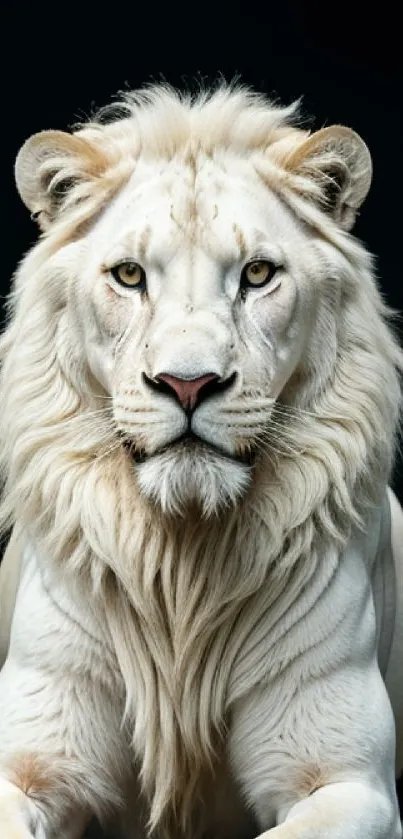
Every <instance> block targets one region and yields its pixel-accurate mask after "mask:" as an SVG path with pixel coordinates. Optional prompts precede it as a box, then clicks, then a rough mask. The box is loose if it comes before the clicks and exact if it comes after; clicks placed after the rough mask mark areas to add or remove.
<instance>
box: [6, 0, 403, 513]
mask: <svg viewBox="0 0 403 839" xmlns="http://www.w3.org/2000/svg"><path fill="white" fill-rule="evenodd" d="M138 5H139V6H140V4H138ZM366 5H367V8H366V10H365V12H364V11H363V10H362V9H360V7H359V4H357V2H355V3H354V2H350V3H347V2H346V0H337V2H334V3H332V4H328V5H326V4H324V3H323V0H322V2H316V1H315V0H311V2H309V3H303V2H300V3H298V2H295V3H293V2H290V0H284V2H281V0H276V2H275V3H271V2H270V0H266V2H265V3H259V2H258V3H257V2H252V3H250V4H247V3H245V4H241V3H232V4H230V3H228V2H217V3H216V4H213V3H211V2H203V3H202V2H199V3H197V2H195V3H193V5H192V4H191V3H190V2H189V0H188V3H187V5H186V6H181V5H178V4H175V3H173V4H171V5H170V4H167V3H158V2H157V3H155V2H150V3H149V4H148V5H147V4H146V3H144V2H143V4H141V8H139V7H137V8H136V6H135V4H134V3H133V4H132V3H126V2H125V3H117V2H116V3H113V2H111V0H109V3H108V1H107V0H104V3H103V4H101V3H99V4H85V3H82V4H81V6H80V5H79V4H74V3H69V4H63V5H62V4H52V5H50V4H47V3H42V4H40V5H38V4H36V3H16V2H8V3H6V4H3V14H2V17H3V23H2V33H3V34H2V50H1V55H2V59H1V60H2V62H3V71H2V80H3V84H2V108H1V110H2V116H3V126H4V128H3V131H2V153H3V155H2V175H3V179H2V185H3V188H2V202H3V212H2V221H3V234H4V230H5V235H4V236H3V248H2V255H3V265H2V272H1V289H0V292H1V294H2V295H4V294H6V293H7V290H8V288H9V283H10V277H11V275H12V272H13V270H14V268H15V266H16V264H17V262H18V260H19V259H20V258H21V256H22V254H23V253H24V252H25V251H26V250H27V248H28V247H29V246H30V244H31V243H32V242H33V241H34V240H35V236H36V229H35V225H34V223H33V222H32V221H31V220H30V218H29V215H28V213H27V211H26V210H25V208H24V207H23V205H22V203H21V202H20V199H19V197H18V196H17V193H16V191H15V187H14V180H13V162H14V158H15V155H16V153H17V151H18V148H19V146H20V145H21V144H22V142H23V141H24V140H25V139H26V138H27V137H28V136H29V135H30V134H31V133H33V132H35V131H39V130H41V129H44V128H61V129H66V128H68V127H69V125H71V124H72V123H74V122H76V121H77V120H80V119H82V118H83V117H85V116H87V115H89V114H90V112H91V111H92V109H93V108H94V107H98V106H100V105H103V104H105V103H106V102H108V101H109V100H110V98H111V97H112V96H113V94H115V93H116V92H117V91H118V90H120V89H122V88H127V87H137V86H139V85H141V84H143V83H144V82H149V81H153V80H156V81H158V80H161V79H165V80H166V81H168V82H171V83H173V84H175V85H179V86H181V87H183V86H188V87H189V86H194V85H195V82H194V79H195V78H197V80H198V81H197V84H198V83H199V82H200V81H204V82H205V83H207V84H208V83H209V82H211V81H214V80H215V79H217V76H218V75H219V74H222V75H223V76H224V77H225V78H226V79H232V78H233V77H234V76H235V75H237V76H239V77H240V79H241V80H242V81H244V82H246V83H248V84H250V85H252V86H253V87H255V88H256V89H258V90H261V91H264V92H267V93H268V94H274V95H275V96H276V97H278V98H280V99H281V100H282V101H283V102H284V103H285V104H286V103H289V102H291V101H293V100H294V99H296V98H298V97H301V96H302V97H303V105H302V107H303V111H304V112H305V113H306V114H308V115H311V116H313V118H314V122H313V125H314V126H315V127H320V126H322V125H324V124H330V123H334V122H335V123H344V124H347V125H350V126H351V127H353V128H355V129H356V130H357V131H358V132H359V133H360V134H361V135H362V136H363V138H364V139H365V140H366V142H367V144H368V145H369V147H370V150H371V152H372V155H373V161H374V180H373V185H372V188H371V192H370V194H369V197H368V199H367V201H366V203H365V205H364V207H363V209H362V212H361V215H360V217H359V219H358V223H357V225H356V228H355V233H356V235H358V236H359V237H360V238H361V239H362V240H363V241H364V242H365V243H366V245H367V246H368V248H369V249H370V250H371V252H372V253H374V254H375V255H376V256H377V273H378V278H379V283H380V286H381V289H382V291H383V293H384V296H385V298H386V299H387V301H388V302H389V303H390V305H391V306H392V307H393V308H395V309H397V310H398V311H399V312H400V310H401V309H402V308H403V305H402V304H403V290H402V287H401V280H400V277H401V265H400V261H401V260H400V228H401V221H402V218H401V215H402V214H401V206H400V197H399V196H400V194H401V192H402V191H401V171H400V168H399V167H400V164H399V159H400V154H399V149H400V147H401V143H402V132H401V117H400V103H399V99H401V81H402V79H401V55H400V52H399V45H398V43H397V40H398V34H397V33H398V31H399V26H398V21H397V13H396V12H393V11H392V10H391V9H390V8H389V7H388V5H387V4H379V3H378V4H374V6H373V11H372V12H371V11H370V10H368V6H369V5H370V4H366ZM395 328H396V330H398V331H399V332H401V334H402V335H403V329H402V328H401V327H400V316H399V315H398V316H397V318H396V325H395ZM395 488H396V489H397V491H398V494H399V495H400V497H401V499H402V500H403V468H402V467H401V466H400V464H399V465H398V468H397V470H396V474H395Z"/></svg>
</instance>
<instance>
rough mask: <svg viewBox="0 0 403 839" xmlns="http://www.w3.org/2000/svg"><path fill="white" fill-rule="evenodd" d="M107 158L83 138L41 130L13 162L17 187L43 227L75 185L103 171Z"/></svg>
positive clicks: (57, 210) (92, 178) (60, 208)
mask: <svg viewBox="0 0 403 839" xmlns="http://www.w3.org/2000/svg"><path fill="white" fill-rule="evenodd" d="M105 166H106V161H105V158H104V156H103V155H102V153H101V152H100V151H99V149H97V148H95V147H94V146H93V145H92V144H91V143H89V142H88V141H87V140H86V139H84V138H83V137H78V136H77V135H76V134H68V133H66V132H64V131H41V132H40V133H39V134H34V136H33V137H30V138H29V139H28V140H27V141H26V142H25V143H24V145H23V146H22V148H21V149H20V151H19V152H18V155H17V159H16V162H15V179H16V183H17V189H18V191H19V193H20V196H21V198H22V200H23V202H24V204H25V205H26V206H27V207H28V209H29V210H30V211H31V213H32V215H33V216H34V217H35V218H37V220H38V223H39V226H40V227H41V228H42V230H46V229H47V228H48V227H49V225H50V224H51V223H52V222H53V221H54V220H55V219H56V218H57V217H58V216H59V214H60V212H61V210H62V209H63V206H64V205H65V204H66V202H67V201H68V198H69V193H70V192H71V191H72V188H73V187H74V186H77V185H79V184H80V183H81V184H84V183H88V182H90V181H91V180H94V179H96V178H97V177H99V175H100V174H101V173H102V172H103V170H104V169H105Z"/></svg>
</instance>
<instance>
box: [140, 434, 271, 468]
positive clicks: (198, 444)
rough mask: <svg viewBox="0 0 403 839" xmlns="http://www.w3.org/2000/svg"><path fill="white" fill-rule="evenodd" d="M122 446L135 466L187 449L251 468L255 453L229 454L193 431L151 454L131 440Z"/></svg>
mask: <svg viewBox="0 0 403 839" xmlns="http://www.w3.org/2000/svg"><path fill="white" fill-rule="evenodd" d="M123 445H124V448H125V449H126V451H127V453H128V454H129V456H130V457H131V459H132V461H133V462H134V463H135V464H136V465H140V464H142V463H146V462H147V461H149V460H151V459H152V458H155V457H158V456H160V455H163V454H165V453H166V452H174V451H177V452H183V451H186V449H188V450H189V453H192V454H194V453H196V454H197V453H198V452H199V453H200V455H203V454H208V453H210V454H211V453H213V454H217V455H219V456H220V457H221V458H224V459H225V460H231V461H235V462H236V463H243V464H244V465H245V466H253V464H254V462H255V459H256V451H255V450H254V449H251V450H250V451H248V452H247V453H246V452H245V453H244V454H230V453H229V452H228V451H225V449H223V448H221V447H220V446H216V445H215V444H214V443H210V442H207V441H206V440H204V439H203V438H202V437H199V436H198V435H197V434H194V433H193V431H186V432H185V433H184V434H182V435H181V436H180V437H177V439H176V440H173V441H172V442H170V443H168V444H167V445H165V446H161V447H160V448H158V449H156V450H155V451H153V452H147V451H145V450H144V449H139V448H138V447H137V446H136V444H135V443H134V442H133V441H131V440H125V441H124V443H123Z"/></svg>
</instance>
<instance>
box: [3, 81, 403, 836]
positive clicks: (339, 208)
mask: <svg viewBox="0 0 403 839" xmlns="http://www.w3.org/2000/svg"><path fill="white" fill-rule="evenodd" d="M295 122H296V118H295V108H294V107H290V108H280V107H277V106H273V105H272V104H271V103H269V102H267V101H266V100H265V99H264V98H262V97H259V96H255V95H253V94H251V93H249V92H247V91H245V90H243V89H232V88H221V89H219V90H218V91H216V92H214V93H212V94H211V95H202V96H201V97H199V98H198V99H197V100H196V101H191V100H190V99H188V98H186V97H180V96H179V95H177V94H175V93H174V92H172V91H171V90H169V89H166V88H164V87H162V88H158V87H157V88H152V89H150V90H148V91H145V92H140V93H136V94H129V95H128V96H126V98H125V101H124V103H123V104H122V103H121V104H119V105H118V106H114V107H112V108H111V109H106V111H105V112H103V113H101V114H100V115H99V117H98V118H97V120H96V121H94V122H91V123H88V124H87V125H85V126H84V127H80V128H79V129H78V130H77V131H76V132H75V133H74V134H66V133H63V132H59V131H50V132H48V131H45V132H43V133H41V134H38V135H36V136H35V137H33V138H31V139H30V140H28V141H27V143H26V144H25V145H24V146H23V148H22V150H21V151H20V153H19V156H18V159H17V165H16V177H17V184H18V188H19V191H20V194H21V196H22V198H23V200H24V202H25V203H26V204H27V206H28V207H29V209H30V210H31V212H32V213H33V214H34V215H36V216H37V217H38V220H39V223H40V226H41V228H42V231H43V235H42V237H41V239H40V241H39V243H38V244H37V245H36V246H35V247H34V248H33V249H32V251H31V252H30V253H29V254H28V256H27V257H26V258H25V259H24V260H23V262H22V264H21V266H20V269H19V271H18V273H17V275H16V278H15V283H14V288H13V292H12V296H11V298H10V322H9V325H8V328H7V330H6V332H5V335H4V337H3V342H2V355H3V370H2V379H1V393H0V397H1V405H2V411H1V440H2V463H3V472H4V477H5V481H6V488H5V494H4V502H3V517H4V519H5V520H7V521H9V522H10V521H11V522H14V521H18V522H19V523H20V524H23V525H25V526H26V527H28V528H29V529H30V531H31V533H32V534H33V535H34V537H35V538H36V539H38V540H42V543H43V544H44V546H45V547H46V550H47V551H48V554H49V555H51V556H52V558H53V560H55V561H56V560H59V562H60V564H61V565H62V566H64V567H67V566H69V567H70V568H72V569H73V572H74V571H75V570H76V569H77V568H80V569H81V571H82V570H83V568H86V567H87V568H88V569H90V570H89V573H90V575H91V580H92V584H93V587H94V591H96V590H97V587H98V588H99V586H100V585H101V581H102V580H103V579H104V577H105V574H106V572H105V569H106V568H107V569H109V570H110V569H112V570H113V573H114V574H116V575H117V577H118V578H119V580H120V581H121V582H123V585H124V587H125V591H126V592H128V593H129V595H128V599H127V601H126V600H124V601H121V606H120V607H119V609H118V608H117V607H116V610H115V612H114V614H115V622H114V623H113V621H112V618H111V614H112V613H113V610H112V608H111V607H110V608H109V613H108V620H110V622H111V633H112V635H113V637H114V643H115V646H116V650H117V654H118V658H119V660H120V663H121V667H122V672H123V674H124V678H125V682H126V686H127V690H128V695H129V697H131V699H132V701H133V703H137V704H136V707H138V706H139V704H140V705H141V707H142V708H143V710H144V709H147V708H148V709H149V708H151V707H158V704H159V705H161V703H164V713H161V715H160V718H161V719H162V718H164V719H168V716H167V713H168V712H167V708H168V707H171V705H172V702H173V700H172V696H176V700H175V702H176V711H175V713H173V712H172V728H171V729H169V732H168V728H167V729H166V730H165V731H164V738H161V741H162V740H163V742H164V744H165V745H164V747H163V748H162V747H161V744H160V741H159V739H158V726H157V724H156V726H155V731H154V735H153V736H154V741H153V745H152V746H150V742H149V738H150V736H151V735H150V734H149V733H148V734H147V737H148V739H147V738H146V733H145V729H144V730H143V729H141V730H140V728H138V729H137V728H136V729H135V734H134V739H135V741H136V743H137V746H136V748H137V750H138V752H142V753H143V758H144V759H143V779H144V783H145V785H146V786H147V784H148V787H149V789H150V790H151V791H152V792H151V793H150V795H151V796H154V799H153V801H154V803H153V810H152V812H153V819H154V821H157V820H158V818H159V815H160V813H161V812H162V811H163V809H164V807H165V806H166V804H167V801H168V800H169V797H170V795H171V792H172V788H173V787H174V786H175V783H176V781H175V778H174V775H175V772H177V769H176V770H175V769H172V773H171V775H170V771H169V769H167V766H168V764H169V761H170V760H172V761H173V758H172V755H174V754H176V764H175V765H176V767H178V766H179V767H180V766H182V767H183V766H188V765H189V754H190V753H192V754H193V755H194V756H195V755H196V756H198V755H200V753H201V752H203V749H205V750H207V751H208V743H206V742H204V743H202V744H200V731H204V732H207V731H208V730H209V729H210V727H211V726H213V727H214V724H215V723H217V725H218V724H219V717H220V713H221V711H222V709H223V707H224V705H225V703H226V702H230V698H231V695H232V694H233V693H234V691H235V692H236V691H238V693H239V691H240V690H241V689H243V688H242V685H243V684H244V682H245V680H244V678H243V676H242V677H241V676H240V677H239V679H238V677H235V676H234V677H233V679H232V682H231V685H232V686H231V685H230V687H229V688H228V690H227V687H228V678H229V677H228V674H229V672H230V669H231V666H232V664H231V662H232V663H233V661H234V660H235V658H236V655H237V650H238V649H239V644H238V640H239V639H238V636H234V639H235V638H236V640H234V641H233V642H231V644H232V646H231V644H230V641H229V637H228V633H227V630H226V629H225V627H226V626H227V625H228V622H229V624H230V625H235V618H234V615H236V614H237V613H238V612H239V610H240V609H243V622H242V624H240V625H239V626H238V633H239V632H240V631H241V630H240V628H239V627H240V626H242V632H244V635H245V638H246V637H247V634H248V627H249V626H250V625H251V623H250V622H253V621H254V620H256V615H258V614H259V609H260V610H261V609H263V608H268V604H269V602H271V600H270V599H272V598H273V597H274V596H275V591H277V589H276V586H275V585H272V586H271V587H270V586H268V587H266V588H265V589H264V591H263V589H262V581H263V580H264V579H265V576H266V575H267V574H268V573H269V572H270V569H272V568H275V573H276V574H277V583H278V584H279V580H280V577H281V575H284V574H286V570H287V569H290V568H292V566H293V563H295V562H296V561H298V560H299V559H300V558H301V557H304V558H305V559H306V563H307V565H306V566H305V571H304V573H307V574H308V573H313V570H312V569H314V562H313V557H314V556H317V555H318V553H316V554H315V551H318V548H317V545H318V541H317V540H318V539H324V538H329V539H332V540H336V541H337V540H339V541H340V540H342V539H344V538H346V537H347V535H348V532H349V528H350V527H351V525H352V524H353V523H355V524H360V523H361V524H362V523H363V517H365V512H366V511H367V510H368V508H370V507H371V505H372V504H374V503H375V502H376V501H378V500H379V496H380V493H381V492H382V491H383V487H384V484H385V482H386V481H387V480H388V477H389V475H390V470H391V465H392V458H393V450H394V440H395V431H396V425H397V418H398V410H399V399H400V388H399V381H398V370H399V369H400V368H402V366H403V363H402V355H401V352H400V350H399V348H398V345H397V342H396V340H395V338H394V336H393V334H392V332H391V330H390V328H389V326H388V324H387V318H388V315H389V310H388V308H387V307H386V305H385V304H384V303H383V301H382V299H381V296H380V294H379V292H378V290H377V288H376V284H375V282H374V279H373V275H372V266H371V260H370V257H369V255H368V254H367V252H366V251H365V249H364V248H363V247H362V246H361V244H360V243H359V242H357V241H356V240H355V239H354V238H353V237H352V236H351V233H350V230H351V228H352V225H353V221H354V217H355V214H356V211H357V210H358V208H359V207H360V205H361V203H362V201H363V199H364V198H365V196H366V193H367V191H368V189H369V185H370V178H371V162H370V155H369V152H368V150H367V148H366V146H365V144H364V142H363V141H362V140H361V139H360V138H359V137H358V136H357V135H356V134H355V133H354V132H353V131H351V130H350V129H347V128H343V127H340V126H335V127H329V128H325V129H322V130H320V131H318V132H316V133H313V134H310V132H309V131H307V130H302V129H300V128H299V127H298V126H295ZM213 514H214V515H213ZM206 517H210V519H209V521H208V522H206ZM315 540H316V541H315ZM315 545H316V547H315ZM279 558H281V562H279ZM275 559H276V560H277V562H276V563H274V560H275ZM308 560H312V562H311V565H310V566H309V562H308ZM308 566H309V568H310V569H311V571H308V570H307V569H308ZM162 567H164V571H161V569H162ZM160 572H161V579H160V578H159V576H158V575H159V574H160ZM273 573H274V572H273ZM151 592H152V593H153V596H152V597H151ZM253 596H256V597H258V598H259V597H260V600H259V603H257V602H256V601H253V602H252V601H251V605H250V608H249V606H248V602H249V601H248V598H251V597H253ZM129 601H130V605H131V607H133V608H134V610H135V613H136V614H137V615H141V620H140V621H137V619H136V621H137V622H136V621H135V620H134V619H130V620H131V623H130V621H129V618H128V621H129V623H128V626H129V624H130V627H131V629H130V632H134V631H136V632H137V633H138V634H139V635H141V639H142V640H141V645H140V647H141V649H142V650H148V658H147V655H146V654H144V657H143V659H142V660H141V661H139V660H138V658H137V657H136V656H137V653H136V654H135V653H133V657H132V660H129V654H128V650H127V640H125V638H126V639H127V637H128V636H127V634H126V636H125V638H124V637H123V630H122V625H123V621H124V615H125V614H126V612H125V609H126V608H127V602H129ZM162 601H163V605H161V604H162ZM105 602H106V601H105ZM111 602H112V601H111V597H110V592H109V600H108V603H109V604H111ZM259 604H260V605H259ZM248 609H249V612H248V611H247V610H248ZM237 610H238V612H237ZM196 615H197V616H198V618H197V620H196V619H195V616H196ZM248 615H249V617H248ZM248 621H249V623H248ZM147 626H149V627H150V631H147ZM156 627H159V632H157V630H156ZM220 627H221V628H222V634H221V635H220ZM223 627H224V628H223ZM119 633H120V634H119ZM156 636H158V637H156ZM119 639H120V640H119ZM213 639H214V640H213ZM196 648H197V653H196V652H195V650H196ZM230 650H231V652H230ZM203 651H204V652H203ZM206 651H208V653H207V652H206ZM213 655H214V662H215V665H214V667H215V670H214V672H215V673H216V675H217V672H218V670H219V669H220V668H221V670H222V672H221V671H220V673H221V676H219V677H218V676H217V679H215V682H214V684H215V686H216V687H215V688H214V690H215V691H216V693H215V699H214V703H215V704H214V708H215V711H214V714H213V712H212V710H211V707H212V706H211V703H212V701H213V700H212V699H211V696H212V691H213V687H212V684H211V683H209V684H207V682H208V680H206V679H205V678H204V671H202V670H200V668H199V666H198V664H197V662H198V661H203V660H207V659H206V657H208V656H210V657H211V656H213ZM231 656H232V658H231ZM151 661H152V662H154V664H153V665H152V667H154V666H155V668H156V669H155V670H152V669H150V671H149V677H147V676H144V673H145V672H146V671H147V667H150V668H151V664H149V662H151ZM147 662H148V663H147ZM140 671H141V679H139V678H138V677H137V676H136V679H134V677H133V672H135V673H137V674H138V673H139V672H140ZM147 672H148V671H147ZM155 672H157V673H160V672H161V673H163V674H164V676H163V678H162V677H161V680H159V677H158V679H156V677H155V676H154V675H153V674H154V673H155ZM212 672H213V671H212ZM231 672H232V671H231ZM233 672H235V671H233ZM237 679H238V680H237ZM134 684H135V685H136V686H135V689H134V688H133V685H134ZM130 685H132V687H130ZM139 685H140V687H139ZM217 685H218V686H219V687H217ZM240 685H241V687H240ZM192 690H193V692H194V693H193V695H194V696H197V697H198V696H199V694H200V692H203V691H204V693H205V694H206V692H207V694H208V697H209V698H208V699H207V700H206V701H205V702H204V703H198V702H197V703H195V704H194V710H193V711H190V710H189V708H191V707H193V706H189V703H188V700H187V699H186V696H185V692H186V691H187V694H186V695H187V697H189V691H192ZM141 691H143V693H141ZM209 691H210V693H209ZM210 694H211V695H210ZM133 697H134V698H133ZM170 703H171V705H170ZM182 706H183V708H184V711H183V713H184V717H186V720H187V722H186V725H184V727H183V730H182V731H181V734H180V735H178V731H177V728H178V725H179V726H180V722H178V713H177V708H178V707H182ZM203 709H204V710H203ZM199 713H204V714H205V719H204V722H203V723H202V724H201V723H200V724H199V722H197V720H196V716H197V714H199ZM190 714H194V718H193V717H192V718H191V719H190V717H189V715H190ZM212 717H214V719H212ZM136 719H137V717H136ZM153 730H154V729H153ZM167 732H168V733H167ZM206 736H207V735H206ZM136 738H137V739H136ZM207 739H208V738H207ZM184 744H185V745H184ZM195 760H196V757H195ZM184 771H185V770H184ZM177 788H178V789H179V788H183V784H182V786H181V783H180V782H179V781H178V782H177ZM178 794H179V793H178Z"/></svg>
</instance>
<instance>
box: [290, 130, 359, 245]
mask: <svg viewBox="0 0 403 839" xmlns="http://www.w3.org/2000/svg"><path fill="white" fill-rule="evenodd" d="M283 165H284V166H285V168H286V169H287V170H288V171H293V172H294V173H295V174H298V175H301V176H305V177H308V178H309V179H311V180H313V181H314V182H315V183H316V184H317V185H318V187H319V188H320V194H321V205H322V206H323V208H324V210H325V211H326V212H328V213H329V214H331V215H332V216H333V218H334V220H335V221H336V222H337V223H338V224H339V225H340V227H342V228H343V229H344V230H350V229H351V228H352V226H353V224H354V220H355V216H356V213H357V210H358V209H359V207H360V206H361V204H362V202H363V201H364V199H365V197H366V195H367V193H368V190H369V188H370V185H371V178H372V161H371V155H370V153H369V150H368V148H367V146H366V145H365V143H364V140H362V139H361V137H360V136H359V135H358V134H356V133H355V131H352V129H351V128H346V127H344V126H343V125H332V126H330V127H328V128H322V129H321V130H320V131H316V132H315V133H314V134H312V135H311V136H310V137H308V139H305V140H304V141H303V142H302V143H301V144H299V145H298V146H297V148H294V150H293V151H292V152H291V154H289V155H287V157H286V159H285V160H284V161H283Z"/></svg>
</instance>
